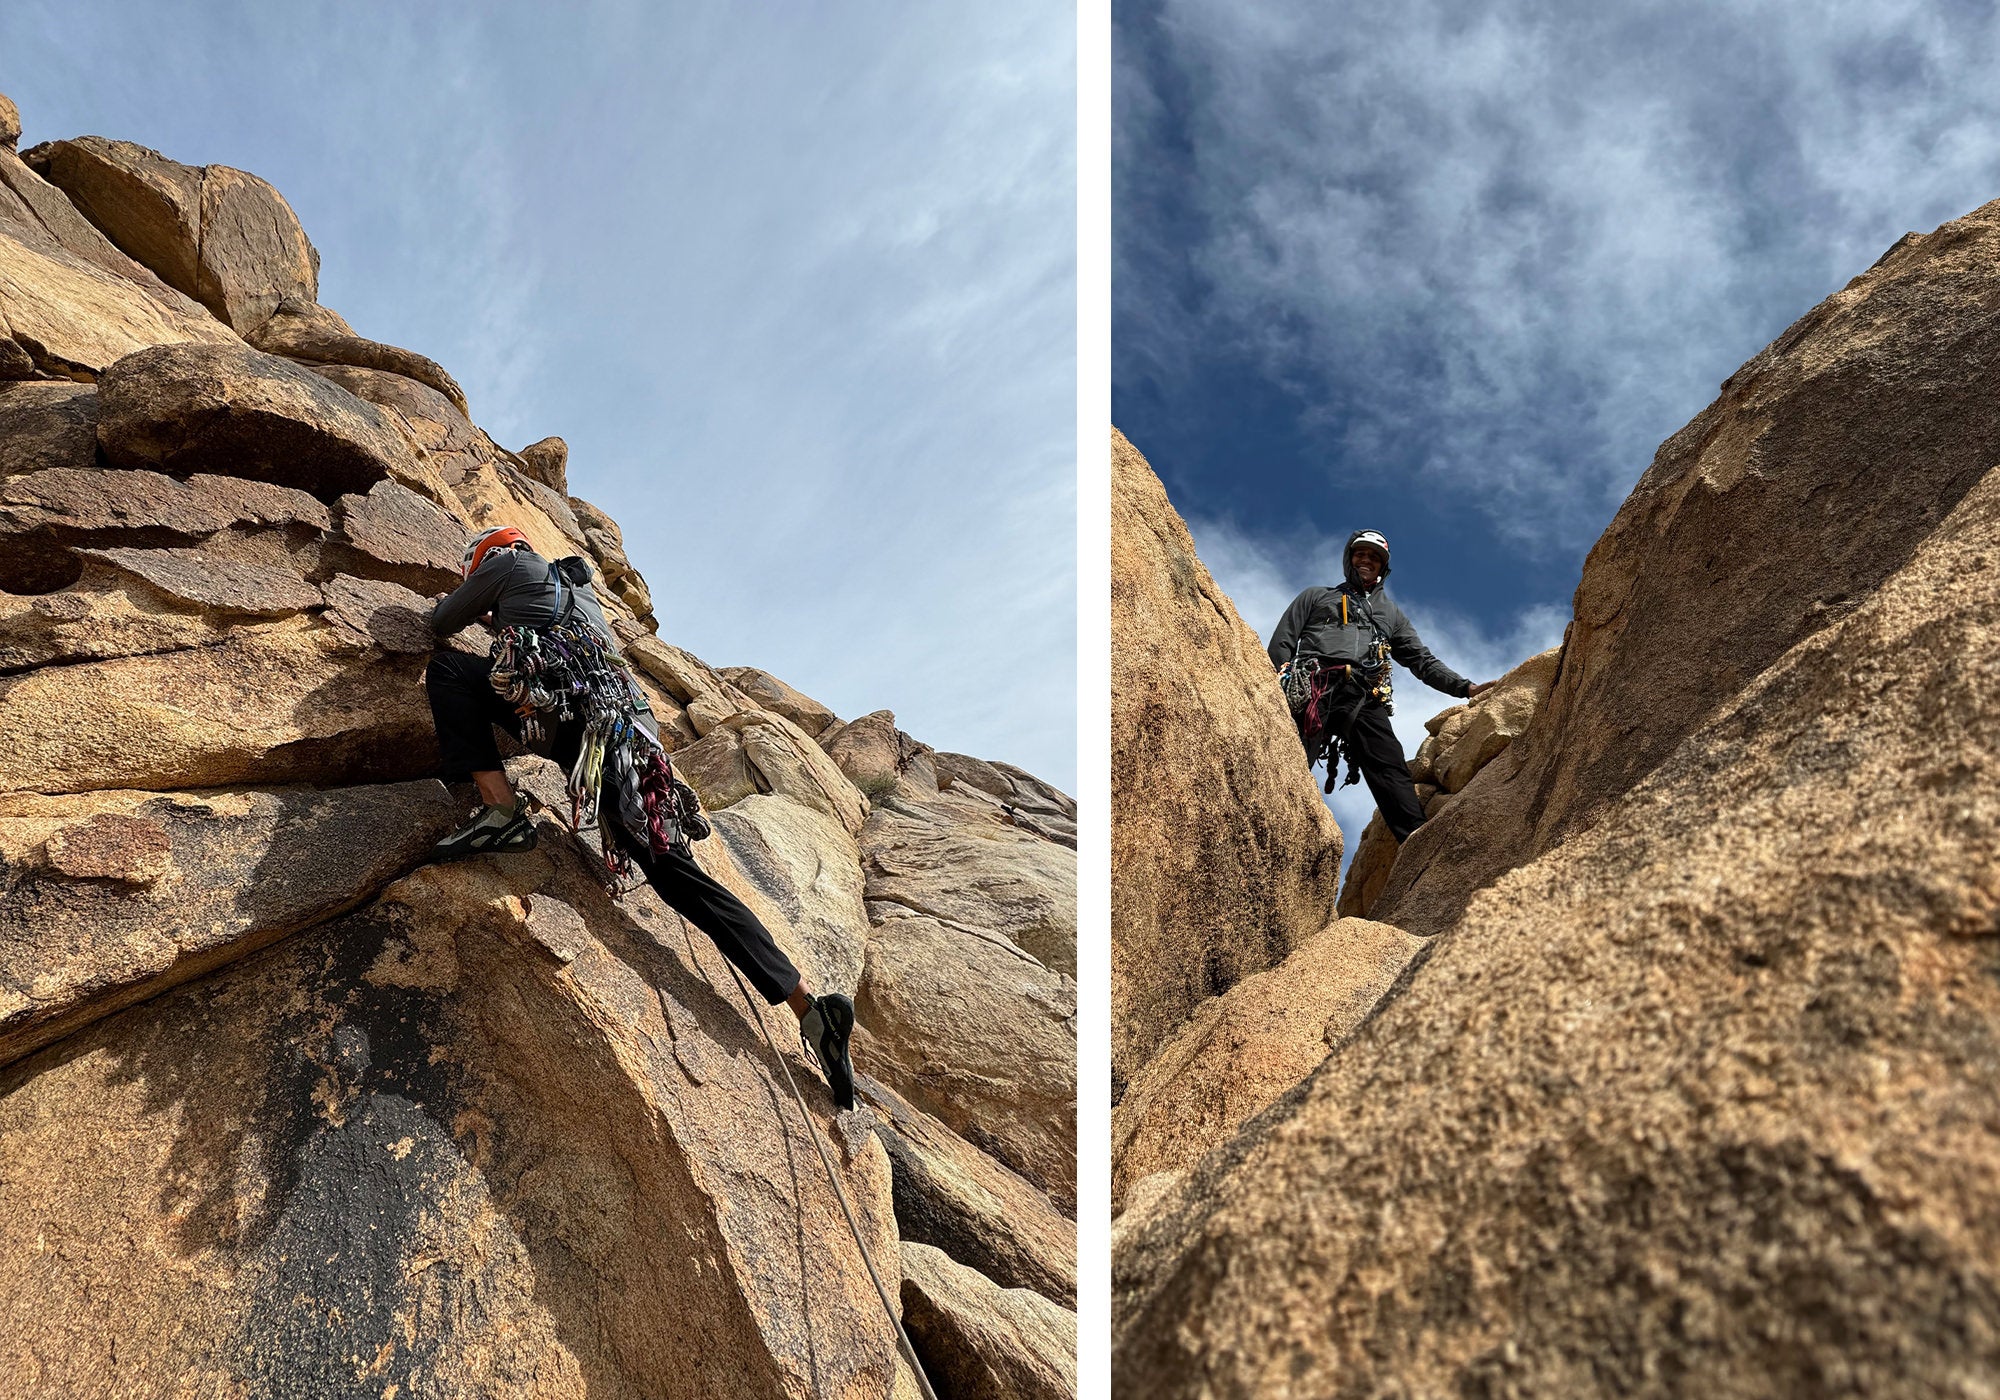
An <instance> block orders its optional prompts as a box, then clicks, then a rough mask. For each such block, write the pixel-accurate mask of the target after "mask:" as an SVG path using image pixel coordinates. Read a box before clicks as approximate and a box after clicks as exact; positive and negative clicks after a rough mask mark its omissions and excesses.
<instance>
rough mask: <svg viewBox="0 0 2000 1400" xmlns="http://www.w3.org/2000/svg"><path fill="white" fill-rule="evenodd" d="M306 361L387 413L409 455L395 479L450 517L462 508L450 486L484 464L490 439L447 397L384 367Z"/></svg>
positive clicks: (311, 366)
mask: <svg viewBox="0 0 2000 1400" xmlns="http://www.w3.org/2000/svg"><path fill="white" fill-rule="evenodd" d="M321 309H323V308H321ZM306 363H307V364H308V366H309V368H311V370H312V372H313V373H314V374H317V375H319V376H320V378H322V379H325V380H328V381H329V382H331V383H334V384H338V385H339V386H340V387H341V388H343V389H345V390H347V392H348V393H350V394H352V395H354V396H355V397H356V398H358V399H366V400H367V401H368V402H369V403H372V404H374V405H375V406H376V407H377V408H379V409H381V410H382V411H383V413H385V414H386V415H388V419H389V422H390V424H391V425H392V426H393V427H394V428H395V429H396V431H397V432H399V433H401V434H402V437H403V441H404V442H405V443H406V444H407V445H408V446H409V449H410V453H411V457H412V461H411V464H410V465H409V466H408V467H407V468H405V469H404V470H402V471H399V472H398V473H397V475H396V478H395V479H396V480H397V481H400V482H401V483H402V484H403V485H405V486H407V487H409V488H410V489H411V490H412V491H415V492H417V493H418V494H419V495H422V496H427V497H429V498H430V499H431V500H433V501H436V502H437V503H438V504H439V505H441V506H443V507H444V508H445V509H446V510H449V511H451V512H452V513H453V514H455V515H456V514H459V513H460V512H461V511H462V510H463V509H464V503H463V502H462V501H460V500H459V497H458V493H457V491H456V489H455V488H456V487H457V486H458V485H460V484H461V483H462V482H463V481H464V480H465V478H466V476H467V475H468V474H469V473H471V472H475V471H477V470H478V469H479V468H480V466H481V465H482V464H483V463H484V462H485V460H486V453H487V449H488V446H489V445H490V442H491V439H489V438H487V436H486V435H485V434H484V433H482V432H480V431H479V429H477V428H475V427H474V426H473V425H472V423H471V421H470V420H469V419H467V418H466V416H465V415H464V414H462V413H460V412H459V411H458V409H457V408H455V407H454V406H453V405H452V403H451V401H450V400H449V399H447V398H446V397H445V396H444V395H443V394H440V393H439V392H438V391H437V390H435V389H433V388H431V387H429V386H428V385H425V384H419V383H417V382H416V381H415V380H414V379H407V378H405V377H403V376H402V375H400V374H391V373H389V372H388V371H386V370H376V369H366V368H361V367H358V366H354V365H329V364H320V363H316V362H306Z"/></svg>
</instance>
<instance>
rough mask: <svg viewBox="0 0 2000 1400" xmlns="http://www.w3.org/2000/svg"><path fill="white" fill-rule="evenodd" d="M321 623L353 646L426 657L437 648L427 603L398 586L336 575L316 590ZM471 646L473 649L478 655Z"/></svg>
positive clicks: (376, 580)
mask: <svg viewBox="0 0 2000 1400" xmlns="http://www.w3.org/2000/svg"><path fill="white" fill-rule="evenodd" d="M319 592H320V595H321V597H322V598H323V599H324V600H325V603H326V612H325V613H324V614H323V620H324V621H325V622H326V623H327V624H328V625H329V626H331V627H333V628H334V629H335V630H337V631H339V632H340V633H342V634H343V635H344V636H345V637H346V638H347V639H348V640H349V641H350V642H352V643H353V645H355V646H357V647H363V648H366V647H374V648H377V649H378V650H380V651H382V652H384V653H389V654H398V655H404V656H424V657H428V656H429V655H430V654H431V652H433V651H434V650H436V649H437V645H438V642H437V637H436V634H434V633H433V632H432V631H431V602H430V600H429V599H428V598H422V597H419V596H418V595H417V594H415V593H412V592H411V591H410V590H409V589H407V588H405V587H403V586H402V585H401V584H399V583H390V582H387V581H385V580H382V579H360V578H351V577H349V576H348V575H346V574H336V575H334V577H332V578H331V579H329V580H327V581H326V582H325V583H323V584H321V585H320V587H319ZM480 649H481V648H480V647H479V645H478V643H477V642H476V641H474V642H473V650H475V651H477V650H480Z"/></svg>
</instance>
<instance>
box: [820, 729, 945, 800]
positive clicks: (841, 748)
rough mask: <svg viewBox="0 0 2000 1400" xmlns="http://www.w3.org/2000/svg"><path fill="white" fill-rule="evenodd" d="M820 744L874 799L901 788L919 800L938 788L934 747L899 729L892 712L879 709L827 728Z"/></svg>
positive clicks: (863, 790)
mask: <svg viewBox="0 0 2000 1400" xmlns="http://www.w3.org/2000/svg"><path fill="white" fill-rule="evenodd" d="M819 745H820V747H821V748H823V749H824V750H825V751H826V755H827V757H829V758H831V759H832V760H833V761H834V762H835V763H836V764H838V765H839V766H840V771H841V772H843V773H845V774H846V775H847V777H848V780H849V781H850V782H852V783H853V784H854V785H855V786H856V787H857V788H860V789H861V791H862V792H864V793H866V794H867V795H868V797H869V799H870V800H871V801H872V800H874V799H876V798H882V797H887V796H888V795H889V794H891V793H893V792H896V791H898V790H899V789H900V790H903V791H905V792H907V794H908V795H909V796H911V797H913V798H917V799H918V800H921V799H922V798H924V797H927V796H929V795H930V794H931V793H934V792H936V791H937V790H938V784H937V771H936V770H935V769H934V768H932V767H931V763H930V753H931V750H930V747H929V746H928V745H925V744H920V743H918V742H917V741H916V740H915V739H912V738H911V737H910V736H909V735H907V734H905V733H904V732H903V731H902V730H900V729H898V728H896V716H895V714H894V713H893V712H892V711H889V710H877V711H875V712H874V713H873V714H866V715H863V716H861V718H859V719H855V720H849V721H848V722H847V723H846V724H844V725H840V726H839V727H838V728H829V729H826V730H823V731H822V732H821V733H820V735H819ZM904 784H908V785H909V786H908V787H907V788H905V787H904Z"/></svg>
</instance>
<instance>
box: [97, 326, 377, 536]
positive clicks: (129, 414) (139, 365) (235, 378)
mask: <svg viewBox="0 0 2000 1400" xmlns="http://www.w3.org/2000/svg"><path fill="white" fill-rule="evenodd" d="M98 415H99V416H98V424H97V441H98V445H99V446H100V447H101V448H102V449H103V451H104V455H105V456H106V457H107V458H109V459H110V461H111V462H112V463H113V464H114V465H117V466H123V467H140V468H152V469H157V470H160V471H165V472H169V473H173V474H176V475H178V474H181V473H185V472H189V471H208V472H219V473H224V474H227V475H230V476H241V477H249V478H251V479H253V480H258V481H269V482H274V483H276V484H278V485H281V486H291V487H296V488H298V489H300V490H304V491H310V492H311V493H313V494H314V495H316V496H318V497H319V498H320V499H322V500H332V499H334V498H335V497H337V496H339V495H341V494H343V493H345V492H350V491H366V490H368V489H369V488H370V487H371V486H373V485H374V484H375V483H376V482H378V481H381V480H382V479H384V478H385V477H389V476H392V475H394V474H395V469H396V468H398V467H403V466H405V464H406V463H407V460H408V456H409V449H408V448H407V447H406V446H405V445H404V443H403V439H402V438H401V436H400V435H399V434H397V433H396V431H395V429H394V428H393V427H392V426H391V425H390V424H389V422H388V420H387V419H386V418H385V417H384V416H383V415H382V413H381V412H380V410H378V409H377V408H376V407H375V406H374V405H373V404H370V403H367V402H365V401H363V400H361V399H357V398H355V397H354V395H352V394H349V393H347V392H346V391H344V390H342V389H340V388H338V387H336V386H335V385H333V384H331V383H329V382H328V381H327V380H325V379H324V378H322V377H321V376H319V375H316V374H313V373H312V372H310V371H309V370H304V369H301V368H299V367H298V366H297V365H294V364H292V363H291V362H290V361H288V360H282V359H280V358H278V357H277V356H275V355H266V354H264V353H263V352H262V351H260V350H252V349H250V348H249V347H248V346H243V345H238V346H207V345H161V346H156V347H154V348H152V349H149V350H141V351H139V352H137V353H135V354H132V355H128V356H126V357H125V358H124V359H122V360H120V361H119V362H118V363H117V364H115V365H113V366H112V367H111V368H110V369H109V370H107V371H105V373H104V375H103V376H102V378H101V379H100V380H99V381H98Z"/></svg>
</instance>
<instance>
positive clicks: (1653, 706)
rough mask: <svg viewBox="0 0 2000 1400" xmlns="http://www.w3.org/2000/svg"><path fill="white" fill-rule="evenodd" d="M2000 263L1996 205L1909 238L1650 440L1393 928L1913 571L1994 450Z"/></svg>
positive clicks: (1494, 873)
mask: <svg viewBox="0 0 2000 1400" xmlns="http://www.w3.org/2000/svg"><path fill="white" fill-rule="evenodd" d="M1996 250H2000V204H1987V205H1984V206H1982V207H1980V208H1979V209H1976V210H1974V211H1973V212H1972V213H1971V214H1968V215H1966V216H1965V217H1964V218H1961V219H1956V220H1953V221H1952V222H1950V223H1947V224H1944V225H1942V226H1941V227H1939V228H1938V229H1936V230H1935V231H1933V232H1932V233H1930V234H1927V235H1923V236H1918V237H1909V238H1905V239H1903V240H1902V241H1901V242H1899V243H1898V244H1897V245H1896V246H1895V247H1894V248H1893V249H1891V250H1890V251H1889V252H1888V253H1886V254H1884V256H1883V257H1882V258H1881V259H1880V260H1879V261H1877V263H1876V264H1875V265H1874V266H1873V267H1871V268H1869V269H1868V270H1867V271H1866V272H1864V273H1862V274H1861V275H1860V276H1859V277H1857V278H1855V279H1854V280H1853V281H1852V282H1850V283H1849V284H1848V285H1847V286H1846V287H1845V288H1843V289H1842V290H1840V291H1838V292H1836V293H1834V294H1833V295H1832V296H1830V297H1828V298H1827V299H1826V300H1825V301H1823V302H1821V303H1820V304H1819V305H1818V306H1816V307H1815V308H1813V310H1812V311H1810V312H1808V313H1807V314H1806V315H1805V316H1803V317H1801V318H1800V319H1799V320H1798V321H1797V322H1796V323H1795V324H1794V325H1793V326H1791V327H1790V328H1789V329H1787V330H1786V331H1785V333H1784V334H1783V335H1781V336H1779V337H1778V338H1777V339H1776V340H1775V341H1773V342H1772V343H1771V344H1770V345H1769V346H1767V347H1765V349H1764V350H1762V351H1761V352H1759V353H1758V354H1757V355H1756V356H1754V357H1753V358H1752V359H1750V360H1749V361H1748V362H1747V363H1745V364H1744V365H1743V366H1742V367H1741V368H1740V369H1738V370H1737V371H1736V373H1735V374H1733V375H1731V376H1730V377H1729V379H1728V380H1727V381H1726V382H1725V384H1724V386H1723V390H1722V393H1721V395H1720V396H1719V397H1718V398H1717V399H1716V400H1715V402H1714V403H1712V404H1710V405H1709V407H1708V408H1706V409H1704V410H1703V411H1702V412H1701V413H1700V414H1699V415H1698V416H1696V418H1695V419H1694V420H1693V421H1692V422H1690V423H1689V424H1688V425H1687V426H1686V427H1684V428H1682V429H1681V430H1680V431H1679V432H1678V433H1676V434H1674V435H1673V436H1672V437H1671V438H1669V439H1668V440H1667V441H1666V442H1665V443H1663V444H1662V445H1661V447H1660V450H1659V452H1658V453H1657V454H1656V455H1655V457H1654V459H1653V463H1652V465H1651V467H1649V468H1648V469H1647V471H1646V473H1645V475H1644V476H1643V477H1641V478H1640V480H1639V483H1638V485H1637V486H1636V487H1634V488H1633V491H1632V494H1631V495H1630V497H1628V498H1627V500H1626V501H1625V504H1624V505H1623V506H1622V507H1621V508H1620V509H1619V511H1618V514H1617V516H1616V517H1615V518H1614V519H1613V520H1612V522H1611V525H1610V526H1609V528H1607V529H1606V530H1605V532H1604V535H1603V537H1602V538H1600V539H1599V540H1598V542H1597V544H1596V545H1595V547H1594V548H1593V549H1592V550H1591V552H1590V555H1589V557H1588V558H1587V559H1586V560H1585V562H1584V569H1583V577H1582V581H1581V582H1580V583H1579V585H1578V587H1577V593H1576V599H1575V617H1574V620H1573V621H1572V622H1571V624H1570V627H1569V633H1568V642H1567V643H1566V645H1565V648H1564V655H1563V662H1562V672H1561V675H1560V676H1559V677H1558V679H1557V681H1556V684H1555V686H1554V689H1553V691H1552V693H1551V695H1550V697H1549V701H1548V707H1547V711H1546V714H1545V715H1544V717H1543V718H1542V719H1541V720H1539V721H1538V722H1537V723H1536V724H1535V726H1534V730H1533V732H1532V733H1531V734H1529V735H1528V736H1526V737H1525V738H1524V739H1523V741H1522V742H1521V743H1520V744H1517V745H1515V746H1514V747H1512V748H1510V749H1509V750H1507V752H1506V753H1505V754H1504V755H1503V756H1502V757H1501V758H1499V759H1496V760H1495V761H1494V763H1493V765H1492V772H1491V774H1490V775H1489V776H1486V777H1484V778H1482V779H1481V781H1480V783H1479V785H1478V787H1477V788H1475V789H1472V790H1470V793H1469V795H1468V796H1466V797H1464V798H1462V799H1461V800H1459V801H1457V802H1455V803H1454V805H1453V807H1452V810H1451V814H1450V816H1449V818H1448V819H1446V820H1440V821H1439V822H1436V823H1434V824H1432V825H1430V826H1427V827H1426V828H1425V830H1424V832H1422V833H1420V834H1419V835H1418V836H1416V837H1413V838H1412V843H1411V847H1410V848H1409V849H1406V851H1405V853H1404V855H1403V857H1402V859H1401V861H1400V862H1399V868H1398V870H1397V873H1396V876H1395V878H1394V879H1393V880H1392V881H1391V883H1390V886H1389V888H1388V890H1387V891H1386V892H1385V895H1384V900H1385V903H1384V906H1383V910H1382V917H1385V918H1388V919H1390V920H1392V921H1394V922H1396V923H1399V924H1402V925H1403V926H1404V927H1406V928H1410V929H1415V930H1419V931H1423V930H1429V929H1433V928H1443V927H1446V926H1448V925H1449V924H1451V923H1452V922H1453V921H1454V920H1456V919H1457V917H1458V916H1459V915H1460V914H1461V913H1462V912H1463V910H1464V908H1465V905H1466V902H1467V901H1468V900H1469V899H1470V898H1471V896H1472V894H1473V893H1474V892H1476V891H1477V890H1479V889H1482V888H1484V887H1485V886H1487V885H1489V884H1491V883H1492V882H1493V881H1494V880H1495V879H1497V878H1498V877H1499V876H1500V875H1501V874H1502V873H1504V872H1505V871H1507V870H1510V869H1513V868H1514V867H1516V866H1518V865H1522V864H1524V863H1526V862H1527V861H1529V860H1532V859H1533V858H1534V857H1536V856H1537V855H1540V854H1541V853H1542V852H1544V851H1548V850H1550V849H1552V848H1553V847H1554V846H1556V845H1557V844H1558V843H1559V842H1560V841H1562V840H1563V839H1565V838H1566V837H1567V836H1568V835H1569V834H1570V833H1572V832H1573V831H1576V830H1579V829H1581V828H1582V827H1585V826H1588V825H1589V824H1590V823H1591V822H1593V821H1594V820H1596V819H1597V817H1598V816H1600V815H1601V814H1602V813H1603V812H1604V811H1605V810H1606V809H1607V808H1608V807H1609V806H1610V805H1611V804H1613V803H1615V802H1616V801H1617V800H1618V798H1619V797H1620V796H1621V795H1622V794H1623V793H1625V792H1627V791H1629V790H1630V788H1631V787H1632V786H1633V785H1634V784H1636V783H1637V782H1638V781H1639V780H1640V779H1642V778H1643V777H1644V776H1645V775H1646V774H1647V773H1649V772H1650V771H1652V769H1653V768H1654V767H1655V766H1656V765H1657V764H1658V763H1659V762H1660V761H1661V760H1662V759H1663V758H1664V757H1665V756H1666V755H1667V754H1669V753H1671V752H1673V750H1674V749H1675V747H1676V746H1677V745H1678V744H1680V742H1681V741H1682V740H1683V739H1685V738H1686V736H1687V735H1688V734H1690V733H1692V732H1693V731H1694V730H1695V729H1696V728H1698V727H1699V726H1700V725H1701V724H1703V723H1704V722H1705V721H1706V720H1707V719H1708V718H1709V717H1710V716H1711V715H1713V714H1715V713H1716V712H1717V711H1718V710H1720V709H1722V708H1725V707H1727V706H1728V705H1729V704H1730V703H1731V701H1732V700H1733V699H1734V697H1735V696H1736V695H1738V694H1739V693H1740V692H1741V690H1742V688H1743V687H1744V686H1745V685H1747V684H1748V683H1749V682H1750V680H1751V679H1753V678H1754V677H1755V676H1757V675H1759V674H1761V673H1762V671H1763V670H1764V669H1765V668H1766V667H1768V666H1769V665H1770V664H1771V663H1772V662H1774V661H1775V660H1776V659H1777V658H1778V657H1780V656H1782V655H1783V654H1784V653H1785V652H1786V651H1787V650H1788V649H1789V648H1791V647H1792V646H1795V645H1797V644H1798V642H1799V641H1801V640H1802V639H1804V638H1805V637H1807V636H1810V635H1812V634H1813V633H1814V632H1817V631H1819V630H1821V629H1822V628H1824V627H1826V626H1828V625H1829V624H1831V623H1833V622H1835V621H1838V620H1839V619H1840V618H1841V617H1843V616H1845V614H1846V613H1847V612H1849V611H1851V610H1852V609H1854V608H1856V607H1858V606H1861V605H1862V600H1864V599H1866V598H1867V597H1868V596H1869V595H1870V593H1871V592H1872V591H1873V590H1874V589H1875V588H1877V587H1879V586H1880V584H1881V582H1882V581H1883V580H1884V579H1886V578H1887V577H1888V576H1889V575H1890V574H1891V573H1893V572H1894V571H1895V570H1896V569H1897V568H1898V567H1900V566H1901V564H1902V563H1904V562H1905V561H1907V560H1908V559H1909V558H1910V556H1911V553H1912V552H1913V551H1914V550H1915V549H1916V548H1917V546H1918V544H1919V542H1920V541H1921V539H1922V538H1923V536H1924V533H1925V532H1926V530H1928V529H1930V528H1932V527H1934V526H1935V524H1936V523H1937V522H1938V521H1939V520H1941V519H1942V518H1943V516H1944V515H1945V514H1946V513H1947V512H1949V510H1950V509H1951V507H1952V506H1953V505H1954V504H1955V503H1956V502H1957V501H1958V500H1960V499H1961V498H1962V497H1963V495H1964V494H1965V492H1967V491H1968V490H1969V489H1970V488H1971V486H1972V485H1973V483H1974V482H1976V481H1978V480H1979V479H1980V478H1981V476H1982V474H1983V473H1984V472H1985V470H1986V468H1987V467H1988V466H1990V465H1991V464H1992V463H1993V462H1994V461H1996V460H2000V403H1996V402H1995V401H1994V400H1993V398H1992V396H1991V395H1990V394H1989V393H1988V392H1987V386H1988V384H1989V383H1990V380H1991V374H1992V373H1993V371H1994V370H1995V369H1996V368H2000V325H1996V324H1995V323H1994V321H1993V319H1992V317H1991V316H1990V315H1989V314H1988V311H1987V306H1988V299H1989V297H1990V296H1992V295H1993V294H1994V291H1995V287H1996V285H2000V279H1996V274H1995V271H1994V268H1995V267H1996V261H1995V259H1996V256H2000V251H1996ZM1945 345H1949V346H1951V349H1950V351H1949V352H1948V353H1947V352H1945V351H1943V350H1941V348H1940V347H1942V346H1945Z"/></svg>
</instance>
